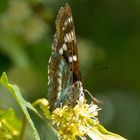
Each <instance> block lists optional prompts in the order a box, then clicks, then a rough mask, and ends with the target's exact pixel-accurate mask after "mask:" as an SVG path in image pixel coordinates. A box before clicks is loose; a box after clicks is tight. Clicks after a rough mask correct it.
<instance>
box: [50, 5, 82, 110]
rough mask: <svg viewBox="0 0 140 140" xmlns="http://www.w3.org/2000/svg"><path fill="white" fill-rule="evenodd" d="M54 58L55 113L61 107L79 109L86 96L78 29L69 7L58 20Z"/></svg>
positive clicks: (52, 89) (52, 101) (52, 98)
mask: <svg viewBox="0 0 140 140" xmlns="http://www.w3.org/2000/svg"><path fill="white" fill-rule="evenodd" d="M55 24H56V33H55V35H54V43H53V45H52V55H51V56H50V59H49V62H48V100H49V103H50V110H51V111H53V110H54V109H55V108H57V107H59V106H60V104H63V105H64V104H67V105H69V106H72V107H73V106H75V105H76V103H77V100H78V99H79V97H80V96H84V95H83V86H82V82H81V72H80V62H79V57H78V50H77V44H76V36H75V28H74V22H73V18H72V13H71V8H70V6H69V4H66V5H65V6H64V7H62V8H61V9H60V10H59V12H58V15H57V18H56V22H55Z"/></svg>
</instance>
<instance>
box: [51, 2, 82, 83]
mask: <svg viewBox="0 0 140 140" xmlns="http://www.w3.org/2000/svg"><path fill="white" fill-rule="evenodd" d="M52 50H53V52H58V53H59V54H61V55H62V56H63V57H64V59H65V61H66V63H67V64H68V67H69V69H70V72H71V73H72V79H73V83H74V82H76V81H80V80H81V74H80V62H79V58H78V51H77V44H76V36H75V28H74V22H73V18H72V13H71V9H70V6H69V5H68V4H66V5H65V7H62V8H61V9H60V11H59V13H58V15H57V19H56V34H55V38H54V44H53V46H52Z"/></svg>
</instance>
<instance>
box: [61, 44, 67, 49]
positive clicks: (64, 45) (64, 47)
mask: <svg viewBox="0 0 140 140" xmlns="http://www.w3.org/2000/svg"><path fill="white" fill-rule="evenodd" d="M62 48H63V50H65V51H67V46H66V43H64V44H63V45H62Z"/></svg>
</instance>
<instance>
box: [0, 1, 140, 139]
mask: <svg viewBox="0 0 140 140" xmlns="http://www.w3.org/2000/svg"><path fill="white" fill-rule="evenodd" d="M66 2H68V3H69V4H70V5H71V9H72V13H73V18H74V22H75V28H76V36H77V44H78V51H79V55H80V62H81V71H82V80H83V84H84V87H85V88H86V89H88V90H89V91H90V92H91V93H92V94H93V96H95V97H96V98H98V99H100V100H102V101H103V105H100V107H101V108H102V111H100V113H99V117H100V121H101V123H102V124H103V125H104V126H105V128H107V129H108V130H110V131H112V132H115V133H118V134H120V135H122V136H124V137H125V138H128V139H129V140H139V139H140V1H139V0H133V1H131V0H123V1H122V0H107V1H104V0H100V1H99V0H74V1H64V0H61V1H60V0H59V1H57V0H0V74H2V72H3V71H6V72H7V74H8V77H9V80H10V82H12V83H15V84H17V85H18V86H19V87H20V88H21V90H22V93H23V96H24V97H25V98H26V99H27V100H28V101H30V102H32V101H34V100H35V99H37V98H40V97H46V96H47V65H48V59H49V57H50V55H51V44H52V42H53V35H54V33H55V18H56V15H57V12H58V10H59V9H60V7H61V6H64V5H65V3H66ZM106 65H111V68H108V69H104V70H102V71H100V70H99V69H101V68H102V67H104V66H106ZM0 107H1V108H9V107H13V108H15V109H16V110H17V114H18V115H19V116H20V114H21V112H20V110H19V107H18V106H17V104H16V103H15V101H14V100H13V99H12V97H11V96H10V95H9V94H8V93H7V91H6V90H4V89H3V88H2V87H0ZM26 135H27V136H26V137H27V139H30V140H31V136H30V135H31V134H30V133H29V132H27V134H26Z"/></svg>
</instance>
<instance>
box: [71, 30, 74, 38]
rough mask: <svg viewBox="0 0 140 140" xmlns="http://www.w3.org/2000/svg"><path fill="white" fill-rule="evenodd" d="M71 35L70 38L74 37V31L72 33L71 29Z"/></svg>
mask: <svg viewBox="0 0 140 140" xmlns="http://www.w3.org/2000/svg"><path fill="white" fill-rule="evenodd" d="M71 36H72V38H73V37H74V33H73V30H72V31H71Z"/></svg>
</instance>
